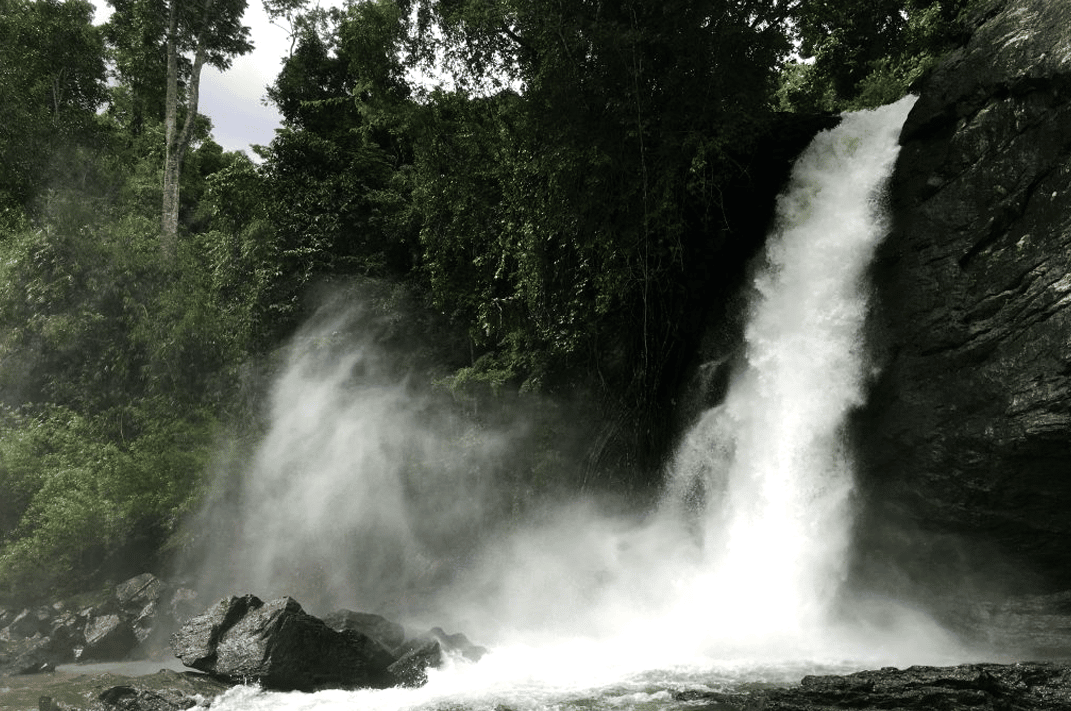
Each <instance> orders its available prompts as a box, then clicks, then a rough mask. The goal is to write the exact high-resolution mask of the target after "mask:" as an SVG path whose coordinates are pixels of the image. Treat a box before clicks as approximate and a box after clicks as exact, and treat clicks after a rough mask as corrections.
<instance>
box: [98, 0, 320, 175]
mask: <svg viewBox="0 0 1071 711" xmlns="http://www.w3.org/2000/svg"><path fill="white" fill-rule="evenodd" d="M93 2H94V4H95V5H96V7H97V14H96V19H95V22H96V24H100V23H102V22H104V21H105V20H107V19H108V17H109V16H110V15H111V7H110V6H109V5H108V4H107V2H106V0H93ZM328 4H332V3H328ZM339 4H341V3H339ZM243 24H245V25H246V26H248V27H249V28H250V37H251V38H252V41H253V45H254V49H253V51H252V52H250V53H249V54H247V55H245V56H242V57H237V58H235V60H234V63H233V64H232V65H231V68H230V69H229V70H227V71H226V72H220V71H219V70H218V69H216V68H214V67H210V66H205V68H204V69H203V70H202V72H201V87H200V90H201V91H200V101H199V105H198V113H201V114H204V115H205V116H208V117H209V118H210V119H212V126H213V128H212V136H213V138H214V139H215V141H216V143H218V144H220V145H221V146H223V149H224V150H227V151H245V152H246V153H247V154H248V155H249V157H250V158H254V159H255V158H256V156H254V155H253V152H252V150H251V149H250V146H251V145H263V146H266V145H268V144H269V143H271V140H272V138H273V137H274V136H275V129H276V128H278V127H279V125H280V115H279V112H278V111H277V110H276V109H275V107H274V106H271V105H268V104H267V102H266V99H265V97H266V94H267V92H266V87H267V86H268V85H269V84H271V83H272V82H274V81H275V77H276V76H277V75H278V74H279V69H280V68H281V66H282V60H283V57H285V56H286V54H287V51H288V50H289V48H290V40H289V39H288V37H287V32H286V30H284V29H283V28H282V27H279V26H277V25H273V24H272V23H271V22H270V21H269V20H268V16H267V15H266V14H265V12H264V8H263V6H262V5H261V2H260V0H249V7H248V8H247V9H246V12H245V18H244V22H243Z"/></svg>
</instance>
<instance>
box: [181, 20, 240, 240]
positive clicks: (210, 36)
mask: <svg viewBox="0 0 1071 711" xmlns="http://www.w3.org/2000/svg"><path fill="white" fill-rule="evenodd" d="M245 8H246V0H171V2H170V3H169V6H168V7H167V18H168V19H167V31H166V34H165V42H166V46H167V98H166V103H165V113H164V131H165V139H164V140H165V149H164V195H163V211H162V217H161V223H162V224H161V233H162V234H161V239H162V242H163V245H162V246H163V250H164V254H165V255H168V256H173V255H174V253H175V243H176V242H177V240H178V217H179V178H180V177H181V173H182V161H183V159H184V158H185V155H186V150H187V148H189V145H190V140H191V139H192V137H193V127H194V120H195V119H196V117H197V101H198V89H199V86H200V81H201V69H202V67H204V65H205V63H206V62H207V63H208V64H210V65H212V66H213V67H216V68H217V69H220V70H225V69H228V68H229V67H230V65H231V61H232V59H233V58H234V57H235V56H237V55H242V54H246V53H247V52H249V51H250V50H252V49H253V45H252V44H250V42H249V39H248V38H249V28H248V27H245V26H243V25H241V19H242V14H243V13H244V12H245ZM184 52H192V54H193V62H192V68H191V70H190V74H189V77H188V78H187V80H186V87H185V97H184V100H183V102H182V106H181V108H182V109H183V110H184V112H185V120H184V122H183V124H182V130H181V131H179V130H178V116H179V108H180V106H179V61H178V60H179V54H180V53H184Z"/></svg>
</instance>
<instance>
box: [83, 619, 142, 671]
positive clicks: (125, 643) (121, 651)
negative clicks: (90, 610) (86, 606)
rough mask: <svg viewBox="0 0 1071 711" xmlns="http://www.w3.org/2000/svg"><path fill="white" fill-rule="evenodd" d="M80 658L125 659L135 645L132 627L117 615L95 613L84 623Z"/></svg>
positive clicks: (135, 639)
mask: <svg viewBox="0 0 1071 711" xmlns="http://www.w3.org/2000/svg"><path fill="white" fill-rule="evenodd" d="M83 634H84V636H85V649H84V651H83V652H82V655H81V658H82V660H93V661H114V660H119V659H125V658H126V657H127V656H129V654H130V652H131V651H133V649H134V647H135V646H137V643H138V638H137V636H136V635H135V633H134V627H133V626H132V625H131V624H130V622H128V621H127V620H125V619H123V618H122V617H120V616H119V615H115V614H112V615H97V616H95V617H91V618H90V619H89V621H88V622H87V623H86V626H85V631H84V633H83Z"/></svg>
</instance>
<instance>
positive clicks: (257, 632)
mask: <svg viewBox="0 0 1071 711" xmlns="http://www.w3.org/2000/svg"><path fill="white" fill-rule="evenodd" d="M171 646H172V649H173V650H174V652H175V656H177V657H178V658H179V659H181V660H182V663H183V664H185V665H187V666H189V667H192V668H194V669H197V670H200V671H203V672H206V673H208V674H210V675H212V676H214V677H218V678H222V679H226V680H228V681H233V682H239V683H241V682H245V683H259V684H261V685H263V686H264V688H267V689H277V690H282V691H291V690H298V691H313V690H316V689H323V688H360V687H386V686H391V685H392V682H393V679H392V678H391V677H390V676H389V675H388V674H387V672H386V669H387V667H388V666H389V665H390V664H391V663H392V662H393V661H394V656H393V655H391V654H390V652H388V651H387V650H385V649H384V648H383V647H382V646H381V645H380V644H379V643H378V642H376V641H375V640H373V639H372V638H370V637H368V636H367V635H364V634H362V633H360V632H357V631H355V630H343V631H341V632H338V631H335V630H333V629H331V628H330V627H328V626H327V625H326V624H325V623H324V621H323V620H321V619H319V618H316V617H313V616H312V615H309V614H308V613H306V612H305V611H304V610H303V609H302V608H301V605H300V604H298V602H297V601H295V600H293V599H292V598H281V599H279V600H273V601H271V602H263V601H262V600H260V599H259V598H257V597H256V596H254V595H245V596H242V597H231V598H227V599H224V600H221V601H220V602H219V603H217V604H216V605H215V606H214V607H212V608H211V609H209V610H208V611H207V612H205V613H204V614H202V615H198V616H197V617H194V618H193V619H191V620H189V621H188V622H187V623H186V624H185V625H183V627H182V628H181V629H180V630H179V631H178V632H176V633H175V634H174V635H173V636H172V638H171Z"/></svg>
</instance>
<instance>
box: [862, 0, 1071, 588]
mask: <svg viewBox="0 0 1071 711" xmlns="http://www.w3.org/2000/svg"><path fill="white" fill-rule="evenodd" d="M972 21H973V23H974V29H973V33H972V34H971V37H970V39H969V41H968V42H967V44H966V46H964V47H963V48H962V49H960V50H958V51H956V52H953V53H952V54H951V55H950V56H948V57H947V58H946V59H945V60H944V61H943V63H942V64H940V65H939V66H938V67H937V69H936V70H935V71H934V73H933V74H932V76H931V77H930V78H929V79H928V80H927V81H926V82H925V83H924V84H923V85H922V86H921V92H920V97H919V99H918V102H917V103H916V105H915V107H914V108H913V110H912V112H911V114H910V116H909V118H908V120H907V122H906V124H905V126H904V129H903V132H902V135H901V143H902V150H901V153H900V157H899V160H898V162H897V164H896V168H895V171H894V174H893V177H892V180H891V183H890V200H889V204H890V206H891V210H892V215H891V217H892V220H891V231H890V234H889V235H888V237H887V239H886V240H885V242H884V244H883V245H882V247H881V248H880V249H879V253H878V255H877V260H876V262H875V265H874V269H873V274H874V281H875V293H876V296H877V299H876V304H875V305H876V311H875V316H874V318H873V323H872V326H873V328H871V329H870V330H871V333H872V334H873V336H874V338H873V345H874V346H875V348H874V349H873V350H874V352H875V355H876V360H877V363H876V365H878V366H880V367H881V374H880V376H879V377H878V379H877V380H876V382H875V383H874V385H873V388H872V392H871V396H870V398H869V401H868V404H867V406H866V408H865V409H863V410H862V411H861V412H860V413H859V417H858V418H857V419H856V421H855V425H856V426H855V427H854V433H855V440H856V442H857V444H858V445H859V447H858V455H857V457H856V459H857V461H858V463H859V469H860V482H859V484H860V486H859V489H860V494H861V497H860V498H861V501H862V502H863V503H864V510H863V513H862V517H861V520H860V522H859V525H858V526H857V530H858V531H859V533H860V537H859V545H858V546H857V551H856V553H857V555H856V559H855V561H854V565H853V570H854V573H855V579H856V580H857V581H860V583H861V584H869V583H872V582H877V583H878V584H879V585H880V587H881V589H882V590H883V591H886V592H888V593H889V594H892V595H897V596H900V597H903V596H905V595H909V594H912V592H911V591H912V590H915V589H917V588H918V587H919V584H920V583H929V586H930V588H931V590H932V592H933V594H934V595H943V594H944V591H946V590H958V591H963V593H965V594H966V593H970V594H972V595H973V594H984V595H986V596H991V597H992V598H993V599H1000V597H1002V596H1004V595H1027V594H1043V593H1052V592H1055V591H1058V590H1064V589H1068V588H1071V517H1069V516H1068V515H1067V511H1068V510H1069V509H1071V346H1069V344H1071V276H1069V275H1071V199H1068V198H1069V196H1071V131H1069V130H1068V127H1069V126H1071V32H1068V29H1067V28H1068V27H1071V4H1069V3H1067V2H1052V1H1051V0H982V1H980V2H979V3H977V4H976V5H975V9H974V14H973V20H972ZM962 604H964V601H963V600H962V599H961V600H959V601H958V602H956V603H954V604H953V606H958V605H962Z"/></svg>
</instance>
